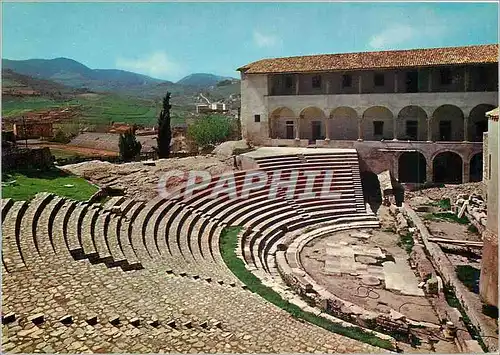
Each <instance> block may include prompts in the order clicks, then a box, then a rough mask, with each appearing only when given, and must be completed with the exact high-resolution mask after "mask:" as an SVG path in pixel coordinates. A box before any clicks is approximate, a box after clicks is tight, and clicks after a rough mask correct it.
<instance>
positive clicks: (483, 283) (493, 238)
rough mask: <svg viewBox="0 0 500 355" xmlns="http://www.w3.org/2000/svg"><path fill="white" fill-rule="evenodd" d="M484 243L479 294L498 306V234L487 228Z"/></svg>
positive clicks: (485, 300)
mask: <svg viewBox="0 0 500 355" xmlns="http://www.w3.org/2000/svg"><path fill="white" fill-rule="evenodd" d="M483 243H484V245H483V255H482V258H481V278H480V280H479V295H480V296H481V298H482V299H483V301H484V302H486V303H487V304H489V305H492V306H496V307H498V235H497V234H495V233H493V232H492V231H490V230H488V229H487V230H485V231H484V233H483Z"/></svg>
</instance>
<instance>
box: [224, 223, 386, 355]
mask: <svg viewBox="0 0 500 355" xmlns="http://www.w3.org/2000/svg"><path fill="white" fill-rule="evenodd" d="M240 230H241V228H240V227H228V228H225V229H224V230H223V232H222V234H221V237H220V238H221V239H220V251H221V254H222V259H223V260H224V262H225V263H226V264H227V266H228V267H229V269H231V271H232V272H233V273H234V274H235V275H236V277H238V279H240V280H241V281H242V282H243V283H244V284H245V285H246V286H247V287H248V289H249V290H250V291H252V292H254V293H257V294H258V295H259V296H261V297H262V298H264V299H265V300H266V301H269V302H271V303H272V304H274V305H275V306H278V307H280V308H281V309H283V310H285V311H286V312H288V313H290V314H291V315H292V316H293V317H295V318H298V319H303V320H305V321H307V322H309V323H312V324H314V325H317V326H319V327H321V328H324V329H326V330H329V331H331V332H334V333H337V334H340V335H344V336H347V337H349V338H353V339H356V340H359V341H362V342H364V343H367V344H370V345H373V346H377V347H380V348H383V349H388V350H393V351H394V350H395V349H394V346H393V345H392V344H391V342H390V341H388V340H385V339H380V338H379V337H377V336H375V335H373V334H369V333H367V332H364V331H363V330H361V329H359V328H348V327H343V326H341V325H339V324H335V323H333V322H330V321H328V320H326V319H324V318H321V317H318V316H316V315H314V314H312V313H308V312H304V311H303V310H302V309H300V308H299V307H297V306H296V305H294V304H291V303H290V302H288V301H286V300H284V299H283V298H282V297H281V296H280V295H279V294H278V293H276V292H275V291H274V290H272V289H271V288H269V287H267V286H264V285H263V284H262V282H261V281H260V279H259V278H258V277H257V276H255V275H254V274H252V273H251V272H250V271H248V270H247V269H246V267H245V264H244V263H243V261H242V260H241V259H240V258H238V257H237V256H236V253H235V249H236V247H237V245H238V233H239V231H240Z"/></svg>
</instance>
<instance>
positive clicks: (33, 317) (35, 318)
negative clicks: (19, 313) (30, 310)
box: [28, 313, 45, 325]
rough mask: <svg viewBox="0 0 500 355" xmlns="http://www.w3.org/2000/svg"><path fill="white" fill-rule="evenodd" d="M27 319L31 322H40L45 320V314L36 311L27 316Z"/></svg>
mask: <svg viewBox="0 0 500 355" xmlns="http://www.w3.org/2000/svg"><path fill="white" fill-rule="evenodd" d="M28 320H29V321H30V322H32V323H33V324H36V325H38V324H42V323H43V322H44V321H45V316H44V314H43V313H36V314H33V315H31V316H29V317H28Z"/></svg>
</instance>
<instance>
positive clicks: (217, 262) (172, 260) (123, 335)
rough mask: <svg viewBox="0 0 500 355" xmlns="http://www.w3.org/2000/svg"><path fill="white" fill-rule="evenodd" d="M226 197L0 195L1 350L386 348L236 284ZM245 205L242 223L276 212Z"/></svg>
mask: <svg viewBox="0 0 500 355" xmlns="http://www.w3.org/2000/svg"><path fill="white" fill-rule="evenodd" d="M194 200H195V199H194ZM249 200H250V201H255V200H256V199H252V196H251V198H250V199H249ZM234 203H235V202H234V201H223V199H221V200H220V201H219V208H217V216H215V214H214V215H213V214H212V212H210V211H211V210H208V209H205V205H204V204H203V205H200V206H196V208H194V207H193V206H185V205H184V204H182V203H180V202H179V201H165V200H163V199H161V198H155V199H151V200H149V201H148V202H147V203H143V202H140V201H134V200H130V199H124V198H114V199H112V200H110V201H108V202H107V203H106V204H105V205H104V206H101V205H95V204H88V203H77V202H75V201H70V200H67V199H65V198H61V197H57V196H54V195H51V194H46V193H42V194H39V195H37V196H36V197H35V199H34V200H32V201H31V202H30V203H29V204H27V203H23V202H16V203H12V201H7V200H2V216H3V217H4V218H2V221H3V224H2V231H3V249H2V260H3V263H2V267H3V268H2V271H3V272H2V273H3V278H2V291H3V292H2V305H3V308H2V335H3V336H2V350H3V351H6V352H13V353H21V352H22V353H29V352H45V353H53V352H63V353H115V352H127V353H146V352H154V353H158V352H178V353H187V352H190V353H193V352H207V353H215V352H218V353H222V352H224V353H242V352H249V353H250V352H280V353H291V352H308V353H313V352H317V353H343V352H360V353H368V352H385V351H384V350H383V349H379V348H376V347H373V346H370V345H367V344H364V343H362V342H359V341H356V340H353V339H350V338H346V337H343V336H340V335H338V334H334V333H331V332H328V331H326V330H324V329H322V328H319V327H317V326H314V325H311V324H308V323H305V322H301V321H298V320H296V319H295V318H293V317H292V316H291V315H289V314H288V313H286V312H285V311H283V310H281V309H279V308H277V307H275V306H274V305H272V304H270V303H268V302H266V301H265V300H264V299H263V298H261V297H260V296H258V295H256V294H253V293H251V292H250V291H248V290H246V287H244V285H242V283H241V282H240V281H239V280H238V279H237V278H236V277H235V276H234V275H233V274H232V273H231V271H230V270H229V269H228V268H227V266H226V265H225V264H224V262H223V261H222V257H221V255H220V251H219V235H220V233H221V231H222V229H223V227H224V226H225V225H228V222H229V221H228V220H227V218H229V217H231V216H232V217H231V218H235V216H234V215H233V209H232V206H233V204H234ZM216 204H217V203H214V204H213V205H211V206H215V205H216ZM289 208H290V207H289ZM214 213H215V211H214ZM244 213H246V214H247V217H243V215H241V216H240V217H242V218H243V219H245V220H247V221H251V222H250V224H249V225H248V227H250V228H251V227H255V226H257V227H258V228H262V230H264V229H265V230H266V232H267V229H270V230H271V231H272V230H276V228H278V229H279V228H280V227H276V226H275V225H280V223H283V219H280V218H279V215H273V214H272V213H269V217H270V219H269V221H267V222H266V221H265V220H263V219H262V218H258V216H259V214H260V211H259V210H256V209H252V208H248V209H246V210H245V212H244ZM277 216H278V217H277ZM271 217H272V218H271ZM292 217H293V216H292ZM294 219H297V216H295V217H293V218H291V219H289V221H290V222H291V221H293V220H294ZM311 220H312V221H314V218H312V219H311ZM318 220H321V219H318ZM295 223H297V228H298V227H303V226H304V224H307V220H304V219H300V218H298V222H297V221H295ZM280 236H281V234H276V233H274V232H273V233H271V232H269V233H268V234H261V235H259V238H260V239H259V241H258V242H257V240H254V241H253V242H252V245H253V244H255V248H254V249H253V253H252V254H250V257H251V258H253V260H257V259H258V260H260V262H259V264H258V265H260V266H261V267H264V269H265V268H266V267H267V266H266V264H267V262H268V258H269V257H271V256H272V254H271V251H272V250H275V248H276V244H277V243H279V238H280ZM249 240H250V239H249ZM254 242H255V243H254ZM267 270H268V271H269V268H268V269H267Z"/></svg>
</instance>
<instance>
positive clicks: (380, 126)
mask: <svg viewBox="0 0 500 355" xmlns="http://www.w3.org/2000/svg"><path fill="white" fill-rule="evenodd" d="M373 134H374V135H376V136H381V135H383V134H384V121H373Z"/></svg>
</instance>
